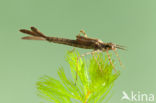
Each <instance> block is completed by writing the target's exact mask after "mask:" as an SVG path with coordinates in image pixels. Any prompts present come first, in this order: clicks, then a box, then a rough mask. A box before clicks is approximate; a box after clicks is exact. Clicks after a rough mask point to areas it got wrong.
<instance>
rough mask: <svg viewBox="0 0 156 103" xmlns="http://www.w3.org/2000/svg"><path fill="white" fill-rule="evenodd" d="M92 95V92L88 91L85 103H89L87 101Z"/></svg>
mask: <svg viewBox="0 0 156 103" xmlns="http://www.w3.org/2000/svg"><path fill="white" fill-rule="evenodd" d="M90 94H91V92H90V91H89V90H88V92H87V94H86V96H85V101H84V103H87V99H88V97H89V95H90Z"/></svg>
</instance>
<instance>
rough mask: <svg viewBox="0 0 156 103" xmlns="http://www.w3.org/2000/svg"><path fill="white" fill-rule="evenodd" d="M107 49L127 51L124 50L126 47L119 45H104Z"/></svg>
mask: <svg viewBox="0 0 156 103" xmlns="http://www.w3.org/2000/svg"><path fill="white" fill-rule="evenodd" d="M103 46H104V48H105V49H107V50H116V49H122V50H126V49H125V48H124V46H121V45H117V44H113V43H106V44H104V45H103Z"/></svg>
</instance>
